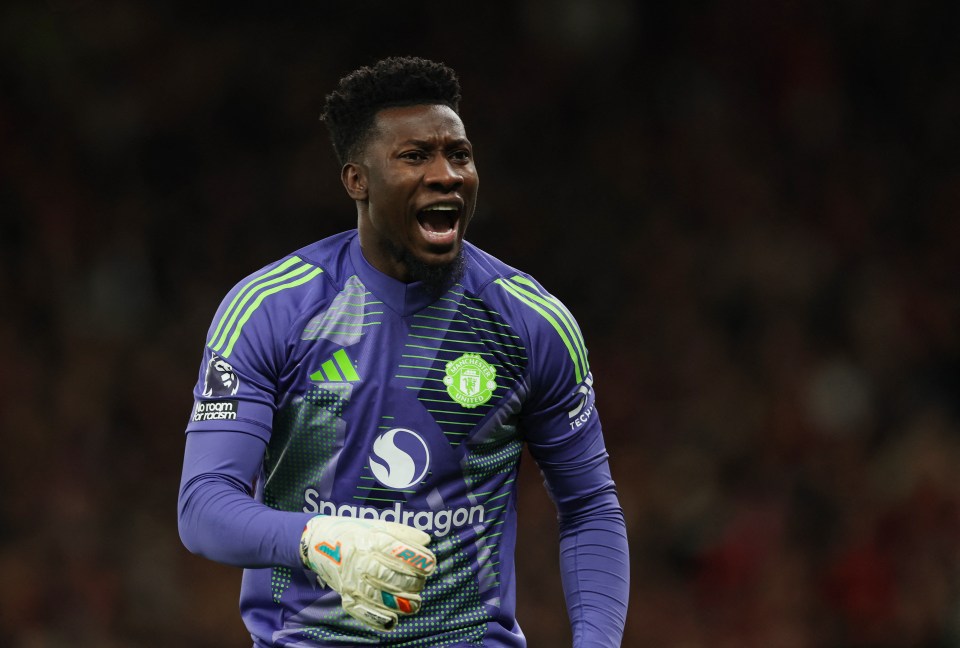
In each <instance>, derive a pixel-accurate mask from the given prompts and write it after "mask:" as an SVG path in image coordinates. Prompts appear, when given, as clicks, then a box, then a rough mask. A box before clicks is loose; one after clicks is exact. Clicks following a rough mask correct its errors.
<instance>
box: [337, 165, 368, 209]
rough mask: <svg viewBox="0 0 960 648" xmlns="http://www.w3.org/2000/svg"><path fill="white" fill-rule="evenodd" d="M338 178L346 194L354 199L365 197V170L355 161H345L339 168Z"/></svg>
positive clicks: (363, 198) (364, 198)
mask: <svg viewBox="0 0 960 648" xmlns="http://www.w3.org/2000/svg"><path fill="white" fill-rule="evenodd" d="M340 180H341V181H342V182H343V186H344V187H345V188H346V190H347V195H348V196H350V197H351V198H353V199H354V200H366V199H367V170H366V169H365V168H363V167H362V166H361V165H359V164H357V163H356V162H347V163H346V164H344V165H343V168H342V169H340Z"/></svg>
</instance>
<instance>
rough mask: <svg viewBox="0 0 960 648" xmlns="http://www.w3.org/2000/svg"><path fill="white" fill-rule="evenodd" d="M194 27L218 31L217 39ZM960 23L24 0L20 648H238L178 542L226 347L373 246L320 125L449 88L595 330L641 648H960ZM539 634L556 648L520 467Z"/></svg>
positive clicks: (3, 253) (0, 150) (528, 241)
mask: <svg viewBox="0 0 960 648" xmlns="http://www.w3.org/2000/svg"><path fill="white" fill-rule="evenodd" d="M198 4H202V6H197V5H198ZM958 34H960V4H958V3H956V2H932V1H931V2H927V1H918V2H868V1H867V0H836V1H829V0H813V1H810V2H799V1H786V0H783V1H781V0H775V1H772V2H771V1H767V0H684V1H681V2H645V3H641V2H630V1H628V0H593V1H591V2H578V1H577V0H554V1H549V0H520V1H517V2H512V3H505V2H504V3H500V2H476V3H465V5H456V6H454V5H452V4H450V3H440V2H432V1H428V2H419V3H399V2H398V3H387V2H364V1H358V2H348V3H336V4H334V3H321V2H313V3H303V4H298V3H280V4H277V3H249V2H240V3H231V4H226V3H213V4H212V5H210V4H206V3H177V2H172V3H148V2H145V1H143V0H133V1H120V0H114V1H110V0H75V1H66V0H62V1H57V0H47V1H41V2H26V1H13V2H6V3H4V4H3V7H2V8H0V313H2V316H0V399H2V400H0V443H2V450H0V503H2V506H0V645H4V646H11V647H13V648H45V647H47V646H56V647H61V646H74V647H80V648H87V647H97V648H121V647H131V648H139V647H143V648H153V647H168V646H182V647H196V648H221V647H223V648H226V647H228V646H231V647H232V646H245V645H249V640H248V638H247V636H246V634H245V632H244V629H243V627H242V625H241V623H240V619H239V614H238V611H237V593H238V588H239V578H240V572H239V570H236V569H233V568H229V567H223V566H219V565H216V564H213V563H210V562H208V561H206V560H203V559H201V558H197V557H195V556H192V555H190V554H189V553H188V552H187V551H186V550H185V549H183V547H182V546H181V544H180V542H179V539H178V536H177V530H176V495H177V487H178V480H179V473H180V461H181V457H182V449H183V428H184V426H185V424H186V421H187V416H188V413H189V410H190V406H191V388H192V386H193V383H194V381H195V379H196V376H197V372H198V368H199V362H200V356H201V348H202V345H203V343H204V333H205V331H206V327H207V326H208V324H209V321H210V319H211V317H212V315H213V312H214V309H215V308H216V306H217V304H218V303H219V300H220V299H221V297H222V296H223V295H224V293H225V292H226V291H227V290H228V289H229V288H230V287H231V286H232V285H233V284H234V283H235V282H236V281H238V280H239V279H240V278H242V277H243V276H245V275H247V274H248V273H250V272H252V271H253V270H255V269H257V268H259V267H261V266H263V265H265V264H266V263H268V262H270V261H272V260H274V259H276V258H278V257H280V256H281V255H283V254H285V253H287V252H289V251H292V250H294V249H296V248H298V247H300V246H302V245H305V244H307V243H309V242H311V241H313V240H316V239H319V238H322V237H324V236H327V235H330V234H333V233H336V232H339V231H342V230H344V229H348V228H350V227H353V226H354V225H355V212H354V207H353V205H352V203H351V202H350V201H349V200H348V199H347V197H346V195H345V194H344V192H343V189H342V187H341V185H340V183H339V173H338V169H337V165H336V163H335V160H334V156H333V152H332V149H331V148H330V146H329V143H328V140H327V135H326V132H325V130H324V128H323V125H322V123H321V122H320V121H319V120H318V116H319V114H320V108H321V105H322V102H323V97H324V95H325V94H326V93H327V92H328V91H329V90H331V89H332V88H333V86H334V84H335V83H336V80H337V79H339V78H340V76H342V75H343V74H344V73H346V72H348V71H349V70H351V69H353V68H355V67H357V66H358V65H361V64H367V63H371V62H373V61H374V60H376V59H377V58H380V57H381V56H384V55H394V54H415V55H421V56H426V57H430V58H435V59H438V60H442V61H444V62H446V63H448V64H450V65H451V66H453V67H454V68H455V69H456V70H457V71H458V72H459V74H460V77H461V83H462V86H463V94H464V100H463V104H462V113H463V116H464V120H465V122H466V124H467V128H468V133H469V135H470V137H471V139H472V140H473V142H474V144H475V146H476V150H477V159H478V168H479V171H480V176H481V179H482V182H481V191H480V207H479V210H478V215H477V219H476V220H475V222H474V224H473V226H472V229H471V232H470V236H469V238H471V239H472V240H473V241H474V242H475V243H477V244H479V245H480V246H481V247H483V248H485V249H487V250H488V251H490V252H492V253H494V254H496V255H498V256H500V257H501V258H503V259H504V260H505V261H507V262H509V263H511V264H512V265H515V266H517V267H520V268H522V269H524V270H526V271H528V272H531V273H532V274H533V275H534V276H536V277H537V278H538V279H539V280H540V281H541V282H542V283H543V284H544V285H545V286H547V288H548V289H550V290H551V291H552V292H554V293H555V294H556V295H558V296H559V297H561V298H562V299H563V300H564V301H565V302H566V303H567V305H568V306H569V307H570V308H571V309H572V310H573V312H574V313H575V314H576V315H577V316H578V318H579V321H580V324H581V327H582V329H583V331H584V334H585V337H586V339H587V343H588V346H589V348H590V353H591V355H590V358H591V365H592V369H593V373H594V377H595V379H596V386H597V390H598V405H599V408H600V409H599V411H600V413H601V416H602V419H603V421H604V429H605V434H606V438H607V444H608V446H609V452H610V455H611V464H612V468H613V472H614V477H615V479H616V481H617V484H618V488H619V492H620V496H621V499H622V502H623V505H624V509H625V514H626V519H627V522H628V525H629V532H630V540H631V556H632V593H631V600H630V616H629V620H628V624H627V631H626V637H625V639H624V646H631V647H632V646H656V647H668V648H701V647H708V646H709V647H722V648H726V647H730V648H734V647H744V648H753V647H756V648H767V647H769V648H806V647H811V648H820V647H824V648H842V647H862V648H866V647H870V648H886V647H890V648H893V647H901V646H903V647H908V646H910V647H924V648H926V647H929V648H933V647H947V646H960V480H958V478H957V470H958V467H960V407H958V405H960V400H958V391H960V290H958V288H960V285H958V284H960V282H958V276H960V155H958V152H960V64H958V63H960V57H958V49H960V47H958V41H960V38H958ZM520 505H521V510H520V515H521V529H520V548H519V552H518V555H519V558H518V563H519V586H518V597H519V615H520V621H521V624H522V626H523V628H524V629H525V631H526V633H527V635H528V637H529V639H530V644H531V646H532V648H540V647H545V646H562V645H569V629H568V627H567V623H566V612H565V610H564V607H563V599H562V595H561V592H560V589H559V576H558V573H557V572H558V568H557V551H556V522H555V516H554V511H553V508H552V506H551V504H550V502H549V500H548V499H547V497H546V495H545V494H544V492H543V489H542V488H541V486H540V479H539V475H538V474H537V471H536V469H535V466H534V465H533V464H532V462H531V461H530V460H529V458H527V460H525V463H524V467H523V486H522V496H521V502H520Z"/></svg>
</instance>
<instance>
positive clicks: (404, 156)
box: [400, 149, 427, 162]
mask: <svg viewBox="0 0 960 648" xmlns="http://www.w3.org/2000/svg"><path fill="white" fill-rule="evenodd" d="M400 159H401V160H407V161H408V162H423V161H424V160H426V159H427V154H426V153H424V152H423V151H421V150H419V149H415V150H412V151H404V152H402V153H401V154H400Z"/></svg>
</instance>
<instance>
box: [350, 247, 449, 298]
mask: <svg viewBox="0 0 960 648" xmlns="http://www.w3.org/2000/svg"><path fill="white" fill-rule="evenodd" d="M350 261H351V263H352V264H353V269H354V271H355V272H356V273H357V276H358V277H359V278H360V281H361V282H362V283H363V285H364V286H366V287H367V289H368V290H369V291H371V292H372V293H373V294H374V295H376V296H377V299H379V300H380V301H382V302H383V303H384V304H386V305H387V306H389V307H390V308H391V309H392V310H394V311H395V312H397V313H398V314H399V315H401V316H403V317H406V316H408V315H413V314H414V313H417V312H419V311H421V310H423V309H424V308H426V307H427V306H429V305H430V304H432V303H434V302H435V301H436V297H434V296H433V295H432V294H430V291H429V290H427V289H426V287H425V286H424V285H423V282H421V281H415V282H413V283H404V282H402V281H400V280H398V279H394V278H393V277H391V276H389V275H385V274H383V273H382V272H380V271H379V270H377V269H376V268H374V267H373V266H372V265H370V262H369V261H367V259H366V257H364V256H363V250H361V249H360V236H354V237H353V240H352V241H350Z"/></svg>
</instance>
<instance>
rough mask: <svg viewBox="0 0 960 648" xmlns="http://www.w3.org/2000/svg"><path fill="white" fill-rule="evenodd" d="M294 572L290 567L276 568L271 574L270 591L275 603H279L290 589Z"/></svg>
mask: <svg viewBox="0 0 960 648" xmlns="http://www.w3.org/2000/svg"><path fill="white" fill-rule="evenodd" d="M292 578H293V570H292V569H290V568H289V567H274V568H273V572H272V573H271V574H270V591H271V592H272V593H273V602H274V603H279V602H280V598H281V597H282V596H283V593H284V592H286V591H287V589H288V588H289V587H290V581H291V580H292Z"/></svg>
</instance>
